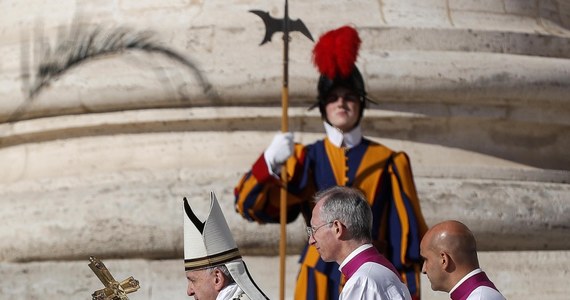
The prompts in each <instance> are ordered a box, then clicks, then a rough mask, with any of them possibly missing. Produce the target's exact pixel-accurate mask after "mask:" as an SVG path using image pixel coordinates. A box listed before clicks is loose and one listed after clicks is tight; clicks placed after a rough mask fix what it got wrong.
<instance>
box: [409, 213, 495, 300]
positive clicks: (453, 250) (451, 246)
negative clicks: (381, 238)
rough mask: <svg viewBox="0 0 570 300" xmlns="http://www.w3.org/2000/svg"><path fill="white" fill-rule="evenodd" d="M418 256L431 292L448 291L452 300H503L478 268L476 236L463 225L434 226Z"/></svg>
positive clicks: (450, 223) (425, 237) (445, 223)
mask: <svg viewBox="0 0 570 300" xmlns="http://www.w3.org/2000/svg"><path fill="white" fill-rule="evenodd" d="M420 255H421V256H422V257H423V259H424V264H423V267H422V273H424V274H426V275H427V277H428V279H429V281H430V282H431V289H432V290H434V291H443V292H448V293H449V295H450V297H451V300H505V297H503V295H501V293H500V292H499V290H497V288H496V287H495V285H494V284H493V283H492V282H491V280H489V278H488V277H487V275H485V272H483V271H482V270H481V269H480V268H479V260H478V258H477V246H476V243H475V237H474V236H473V233H472V232H471V230H469V228H467V226H465V225H464V224H463V223H461V222H458V221H445V222H442V223H439V224H437V225H435V226H433V227H432V228H431V229H430V230H428V232H427V233H426V234H425V235H424V237H423V239H422V241H421V244H420Z"/></svg>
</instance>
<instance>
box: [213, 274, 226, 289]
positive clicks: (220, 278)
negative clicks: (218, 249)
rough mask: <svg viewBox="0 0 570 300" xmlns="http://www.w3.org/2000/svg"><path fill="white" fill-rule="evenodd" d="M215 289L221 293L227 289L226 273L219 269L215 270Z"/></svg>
mask: <svg viewBox="0 0 570 300" xmlns="http://www.w3.org/2000/svg"><path fill="white" fill-rule="evenodd" d="M213 275H214V289H216V291H218V292H219V291H221V290H222V289H224V287H226V276H225V275H224V273H223V272H222V271H220V270H219V269H217V268H216V269H214V274H213Z"/></svg>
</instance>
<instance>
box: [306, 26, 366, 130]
mask: <svg viewBox="0 0 570 300" xmlns="http://www.w3.org/2000/svg"><path fill="white" fill-rule="evenodd" d="M360 43H361V41H360V37H359V36H358V32H357V31H356V29H354V28H353V27H351V26H343V27H340V28H338V29H335V30H331V31H328V32H326V33H325V34H323V35H322V36H321V37H320V38H319V40H318V42H317V43H316V44H315V48H314V49H313V62H314V64H315V66H316V67H317V68H318V70H319V73H321V76H320V77H319V83H318V85H317V89H318V97H317V103H315V104H314V105H312V106H311V107H310V108H309V109H313V108H314V107H315V106H319V110H320V112H321V116H322V118H323V119H325V120H326V121H327V122H328V120H327V115H326V110H325V107H326V105H327V96H328V95H329V93H330V92H331V91H332V90H333V89H334V88H336V87H345V88H347V89H350V90H352V91H354V92H356V93H357V94H358V96H359V98H360V112H359V117H358V122H360V119H361V118H362V115H363V112H364V108H365V106H366V101H367V100H368V98H367V97H366V89H365V87H364V80H363V79H362V75H361V74H360V71H359V70H358V68H357V67H356V65H355V63H356V58H357V56H358V50H359V48H360ZM357 124H358V123H357Z"/></svg>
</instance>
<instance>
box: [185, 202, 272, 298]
mask: <svg viewBox="0 0 570 300" xmlns="http://www.w3.org/2000/svg"><path fill="white" fill-rule="evenodd" d="M220 265H224V266H226V268H227V269H228V271H229V272H230V274H231V276H232V279H233V280H234V281H235V283H232V284H230V285H228V286H227V287H225V288H224V289H223V290H221V291H220V293H219V294H218V297H217V298H216V300H222V299H223V300H234V299H252V300H266V299H268V298H267V296H265V294H263V292H262V291H261V290H260V289H259V287H258V286H257V285H256V284H255V282H254V281H253V279H252V278H251V276H250V275H249V272H248V270H247V266H246V265H245V262H244V261H243V260H242V258H241V255H240V253H239V249H238V248H237V244H236V242H235V241H234V238H233V236H232V233H231V231H230V228H229V227H228V223H227V222H226V219H225V218H224V214H223V213H222V210H221V208H220V205H219V204H218V200H217V199H216V195H215V194H214V193H211V194H210V211H209V213H208V217H207V218H206V220H205V221H204V222H202V221H200V220H199V219H198V217H197V216H196V215H195V214H194V212H193V211H192V208H190V205H189V204H188V201H187V200H186V198H184V267H185V269H186V271H194V270H201V269H206V268H211V267H216V266H220Z"/></svg>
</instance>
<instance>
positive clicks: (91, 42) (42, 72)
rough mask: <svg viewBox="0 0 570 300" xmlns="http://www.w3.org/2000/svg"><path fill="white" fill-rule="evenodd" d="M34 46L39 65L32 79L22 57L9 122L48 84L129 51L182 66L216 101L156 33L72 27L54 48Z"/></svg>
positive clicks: (186, 62) (40, 41) (181, 57)
mask: <svg viewBox="0 0 570 300" xmlns="http://www.w3.org/2000/svg"><path fill="white" fill-rule="evenodd" d="M36 35H38V34H37V33H36ZM40 35H41V34H40ZM36 43H37V44H38V45H39V46H40V50H39V51H38V52H39V53H38V54H37V55H39V59H37V60H38V61H39V62H38V63H37V64H36V65H35V66H34V67H33V68H34V70H32V72H33V73H34V74H33V76H30V73H29V72H30V71H29V62H28V61H27V60H26V59H25V58H23V59H22V61H21V64H22V81H23V90H24V93H25V95H24V96H25V100H24V102H23V103H22V104H21V105H19V106H18V108H17V109H16V110H15V111H14V112H13V113H12V114H11V115H10V117H9V118H8V121H14V120H17V119H19V118H20V117H21V116H22V115H23V114H24V113H25V111H26V109H27V108H28V107H29V105H31V103H32V102H33V101H34V99H36V98H37V96H38V95H39V94H40V93H41V92H42V91H43V90H44V89H45V88H46V87H47V86H49V84H50V83H51V82H53V81H54V80H55V79H57V78H59V77H60V76H62V75H63V74H64V73H66V72H67V71H69V70H70V69H72V68H74V67H77V66H78V65H80V64H82V63H85V62H87V61H89V60H91V59H93V58H98V57H102V56H107V55H113V54H120V53H122V52H125V51H130V50H139V51H143V52H147V53H158V54H161V55H164V56H166V57H168V58H169V59H172V60H174V61H176V62H178V63H180V64H182V65H183V66H185V67H186V68H188V69H189V70H190V71H191V73H192V74H193V75H194V77H195V78H196V79H197V81H198V83H199V85H200V87H201V88H202V91H203V93H204V94H205V95H206V96H207V97H208V98H209V99H212V100H214V101H215V100H218V98H219V97H218V94H217V93H216V91H215V90H214V89H213V87H212V85H211V84H210V82H209V81H208V79H207V78H206V76H205V75H204V74H203V73H202V71H201V70H200V69H199V68H198V66H197V65H196V64H195V63H194V62H193V61H192V60H191V59H190V58H188V57H186V56H184V55H182V54H180V53H178V52H176V51H175V50H173V49H170V48H168V47H167V46H164V45H162V44H160V43H158V42H157V41H156V40H155V34H154V33H153V32H150V31H135V30H132V29H129V28H126V27H118V28H110V29H105V28H103V27H101V26H87V25H81V24H74V25H72V26H70V28H69V30H68V31H67V32H66V30H65V29H62V30H60V32H59V34H58V38H57V42H56V44H55V47H54V48H53V49H52V48H51V47H50V45H49V43H47V41H46V40H45V38H44V37H43V36H39V37H38V36H37V37H36ZM22 45H23V46H22V47H23V48H25V47H28V45H26V44H25V43H23V44H22ZM21 53H22V56H24V55H27V56H28V57H29V54H28V50H27V49H22V51H21Z"/></svg>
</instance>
